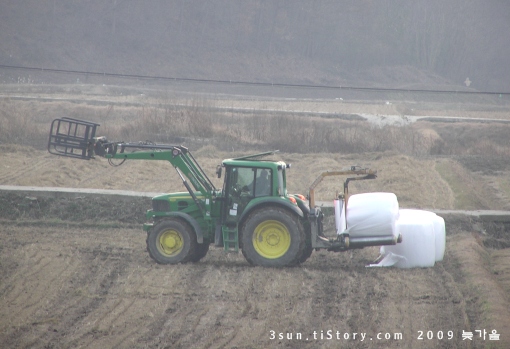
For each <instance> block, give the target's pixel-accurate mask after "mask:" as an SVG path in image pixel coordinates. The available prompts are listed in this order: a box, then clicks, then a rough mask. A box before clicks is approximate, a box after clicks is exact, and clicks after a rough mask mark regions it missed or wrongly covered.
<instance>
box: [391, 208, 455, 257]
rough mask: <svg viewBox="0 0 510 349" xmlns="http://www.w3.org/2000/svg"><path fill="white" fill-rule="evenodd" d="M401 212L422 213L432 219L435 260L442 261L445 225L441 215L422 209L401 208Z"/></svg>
mask: <svg viewBox="0 0 510 349" xmlns="http://www.w3.org/2000/svg"><path fill="white" fill-rule="evenodd" d="M402 212H404V215H408V214H409V215H412V214H417V215H420V216H421V215H423V217H428V219H430V220H431V221H432V223H433V225H434V240H435V260H436V262H440V261H442V260H443V257H444V252H445V249H446V227H445V223H444V219H443V217H440V216H438V215H437V214H435V213H434V212H430V211H423V210H412V209H402V210H400V213H401V214H402Z"/></svg>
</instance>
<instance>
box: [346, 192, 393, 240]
mask: <svg viewBox="0 0 510 349" xmlns="http://www.w3.org/2000/svg"><path fill="white" fill-rule="evenodd" d="M398 215H399V207H398V200H397V196H396V195H395V194H393V193H364V194H355V195H352V196H350V197H349V199H348V201H347V207H346V221H347V232H348V233H349V235H350V236H353V237H370V236H397V235H398V232H397V229H396V221H397V218H398Z"/></svg>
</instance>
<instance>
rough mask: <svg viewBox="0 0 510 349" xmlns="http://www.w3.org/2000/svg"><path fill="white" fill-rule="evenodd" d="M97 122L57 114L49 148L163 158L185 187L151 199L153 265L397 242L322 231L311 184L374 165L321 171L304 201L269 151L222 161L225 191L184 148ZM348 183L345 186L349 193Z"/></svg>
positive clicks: (281, 258) (360, 175) (279, 257)
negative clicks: (118, 138)
mask: <svg viewBox="0 0 510 349" xmlns="http://www.w3.org/2000/svg"><path fill="white" fill-rule="evenodd" d="M98 126H99V124H97V123H93V122H88V121H83V120H77V119H72V118H60V119H55V120H54V121H53V122H52V124H51V130H50V137H49V141H48V151H49V152H50V153H51V154H55V155H60V156H67V157H73V158H78V159H85V160H88V159H91V158H93V157H94V156H102V157H105V158H107V159H108V160H109V162H110V164H112V159H118V160H121V161H122V162H124V161H125V160H164V161H168V162H170V164H172V166H173V167H174V168H175V170H176V171H177V173H178V175H179V177H180V178H181V179H182V182H183V185H184V187H185V188H186V191H185V192H179V193H171V194H164V195H158V196H156V197H154V198H152V209H149V210H148V211H147V213H146V218H147V223H145V224H144V225H143V229H144V231H145V232H146V233H147V240H146V242H147V251H148V253H149V255H150V257H151V258H152V259H154V260H155V261H156V262H157V263H160V264H177V263H186V262H197V261H199V260H200V259H202V258H203V257H204V256H205V255H206V254H207V252H208V250H209V247H210V245H211V244H214V246H217V247H223V248H224V250H225V251H235V252H237V251H239V250H241V251H242V253H243V255H244V257H245V258H246V260H247V261H248V262H249V263H250V264H252V265H258V266H264V267H285V266H293V265H297V264H300V263H303V262H304V261H306V260H307V259H308V257H310V255H311V254H312V251H313V250H314V249H316V250H318V249H327V250H330V251H345V250H348V249H352V248H362V247H364V246H380V245H394V244H396V243H397V242H399V241H398V239H396V238H394V237H372V238H367V237H358V238H356V237H349V234H338V235H337V236H335V237H333V238H332V237H326V236H325V235H324V233H323V224H322V222H323V217H324V215H323V213H322V212H321V209H320V207H317V206H315V198H314V188H315V186H316V185H317V184H318V183H319V182H320V181H321V180H322V178H323V177H324V176H329V175H339V174H342V175H356V177H353V178H350V179H349V180H353V179H355V180H356V179H372V178H375V177H376V173H375V172H373V171H371V170H367V169H359V168H357V167H353V168H351V169H350V170H348V171H340V172H325V173H323V174H321V175H320V176H319V178H317V180H316V181H315V182H314V183H313V184H312V186H311V187H310V193H309V198H308V199H309V200H307V199H306V198H305V197H304V196H303V195H299V194H289V193H288V192H287V185H286V184H287V183H286V171H288V169H289V168H290V164H286V163H285V162H282V161H267V160H264V158H265V157H267V156H268V155H270V154H274V152H266V153H260V154H255V155H250V156H245V157H239V158H233V159H226V160H223V161H222V162H221V164H220V165H218V167H217V169H216V175H217V176H218V178H221V177H222V176H223V177H224V182H223V186H222V188H216V187H215V186H214V184H213V183H212V181H211V180H210V179H209V177H208V176H207V175H206V173H205V172H204V170H203V169H202V168H201V167H200V165H199V164H198V162H197V161H196V160H195V158H194V157H193V155H192V154H191V152H190V151H189V150H188V149H187V148H186V147H184V146H181V145H165V144H154V143H149V142H139V143H125V142H110V141H108V140H107V139H106V138H105V137H96V129H97V127H98ZM122 162H121V163H122ZM117 165H118V164H117ZM349 180H347V181H346V182H345V183H344V193H345V194H346V195H347V184H348V181H349Z"/></svg>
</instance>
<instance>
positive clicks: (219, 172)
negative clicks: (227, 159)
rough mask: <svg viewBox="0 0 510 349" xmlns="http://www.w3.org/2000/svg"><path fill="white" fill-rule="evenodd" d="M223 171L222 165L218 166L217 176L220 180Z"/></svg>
mask: <svg viewBox="0 0 510 349" xmlns="http://www.w3.org/2000/svg"><path fill="white" fill-rule="evenodd" d="M222 170H223V168H222V167H221V165H218V166H216V175H217V176H218V178H221V172H222Z"/></svg>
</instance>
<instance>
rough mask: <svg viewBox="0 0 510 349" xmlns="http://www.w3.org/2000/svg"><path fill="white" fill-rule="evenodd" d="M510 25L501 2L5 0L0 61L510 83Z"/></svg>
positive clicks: (318, 78)
mask: <svg viewBox="0 0 510 349" xmlns="http://www.w3.org/2000/svg"><path fill="white" fill-rule="evenodd" d="M509 33H510V3H509V2H507V1H500V0H489V1H480V0H462V1H461V0H448V1H440V0H431V1H412V2H409V1H403V0H392V1H390V0H377V1H375V0H357V1H309V0H306V1H305V0H292V1H290V0H287V1H257V0H253V1H227V0H210V1H197V0H190V1H188V0H186V1H184V0H181V1H163V0H153V1H148V2H147V1H143V2H142V1H136V0H110V1H99V0H90V1H68V0H65V1H64V0H37V1H35V0H25V1H14V0H5V1H2V3H1V4H0V64H8V65H26V66H33V67H45V68H55V69H71V70H87V71H99V72H113V73H127V74H140V75H159V76H172V77H185V78H199V79H222V80H243V81H260V82H268V81H271V82H280V83H313V84H331V85H346V84H353V85H359V86H386V87H411V88H420V87H426V88H429V87H435V88H440V87H445V86H448V87H452V86H454V87H456V88H458V87H459V88H460V87H461V86H464V81H465V79H466V78H467V77H469V79H470V80H471V81H472V85H471V88H474V89H477V90H484V91H487V90H489V91H508V90H510V65H509V64H508V61H507V60H508V57H509V55H510V35H508V34H509ZM0 74H2V75H1V76H0V79H2V80H3V81H5V82H9V81H8V77H7V75H6V74H8V73H6V72H5V71H0ZM10 78H11V79H12V77H10Z"/></svg>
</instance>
